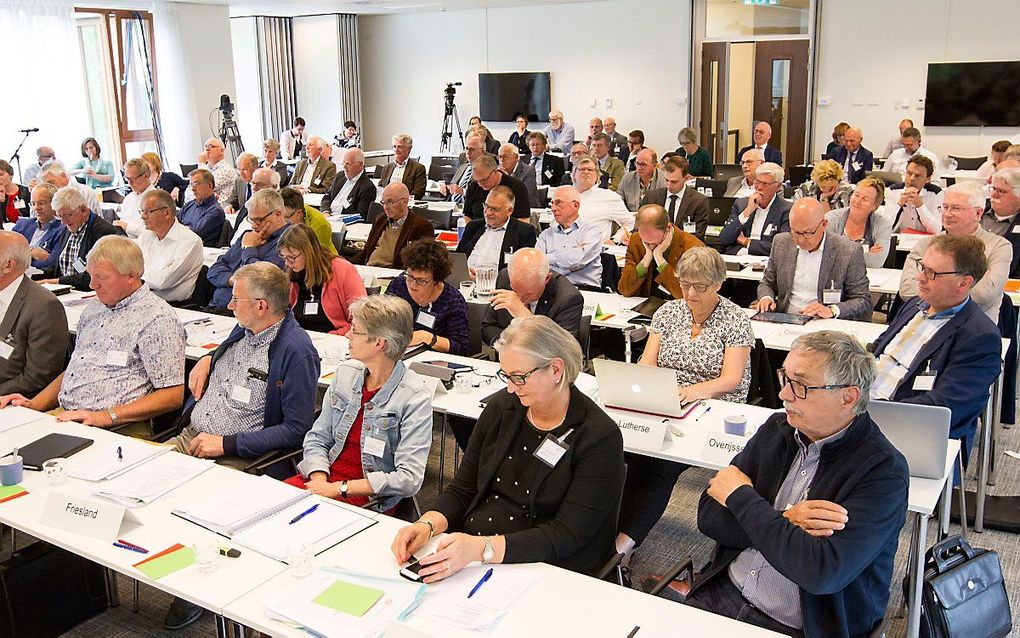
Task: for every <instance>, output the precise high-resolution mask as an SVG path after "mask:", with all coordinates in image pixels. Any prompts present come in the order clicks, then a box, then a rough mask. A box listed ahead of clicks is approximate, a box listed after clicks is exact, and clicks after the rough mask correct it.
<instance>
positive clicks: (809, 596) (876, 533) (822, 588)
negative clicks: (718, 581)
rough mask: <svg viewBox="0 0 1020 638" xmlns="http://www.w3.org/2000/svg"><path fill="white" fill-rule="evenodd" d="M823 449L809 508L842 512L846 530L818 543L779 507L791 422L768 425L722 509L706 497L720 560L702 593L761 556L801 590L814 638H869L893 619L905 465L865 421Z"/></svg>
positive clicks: (790, 452) (745, 454)
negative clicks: (889, 611)
mask: <svg viewBox="0 0 1020 638" xmlns="http://www.w3.org/2000/svg"><path fill="white" fill-rule="evenodd" d="M849 428H850V429H849V431H848V432H847V433H846V435H845V436H844V437H843V438H842V439H840V440H838V441H834V442H833V443H830V444H829V445H826V446H825V447H824V448H822V454H821V459H820V460H819V465H818V473H817V474H816V475H815V479H814V481H813V482H812V483H811V488H810V490H809V492H808V495H807V498H808V499H812V500H814V499H820V500H825V501H831V502H833V503H838V504H839V505H841V506H843V508H845V509H846V510H847V519H848V521H847V524H846V527H845V528H844V529H842V530H839V531H837V532H836V533H834V534H833V535H832V536H829V537H814V536H811V535H810V534H808V533H807V532H805V531H803V530H802V529H800V528H799V527H797V526H795V525H793V524H792V523H790V522H789V521H788V520H786V519H785V518H783V513H782V512H781V511H779V510H777V509H775V508H774V507H773V506H772V501H773V500H774V499H775V497H776V494H777V493H778V492H779V487H780V485H782V483H783V479H784V478H786V473H787V471H788V470H789V468H790V465H791V464H792V463H793V459H794V457H795V455H796V454H797V442H796V441H795V440H794V438H793V437H794V429H793V428H792V427H791V426H790V425H789V424H788V423H787V421H786V415H785V414H782V413H779V414H774V415H772V416H771V417H769V419H768V420H767V421H766V422H765V423H764V425H762V426H761V428H760V429H759V430H758V432H757V433H756V434H755V435H754V437H752V439H751V440H750V441H749V442H748V444H747V447H745V448H744V450H743V451H742V452H740V454H738V455H737V456H736V457H734V459H733V463H732V464H733V465H735V466H737V467H738V468H739V469H740V471H742V472H743V473H744V474H746V475H747V476H749V477H750V479H751V482H752V484H753V487H751V486H746V485H745V486H742V487H740V488H738V489H736V490H735V491H734V492H733V493H732V494H730V497H729V498H728V499H726V507H723V506H722V505H720V504H719V503H717V502H716V501H715V499H713V498H712V497H711V496H709V495H708V492H707V490H706V491H705V492H704V493H703V494H702V495H701V502H700V503H699V505H698V529H700V530H701V531H702V533H704V534H705V535H707V536H708V537H709V538H711V539H713V540H714V541H716V548H715V551H714V553H713V556H712V561H711V563H710V564H709V565H708V567H706V568H705V571H704V573H703V575H702V576H701V577H700V578H699V580H698V583H697V585H696V587H695V589H697V587H700V586H701V585H703V584H704V583H706V582H708V581H710V580H711V579H713V578H717V577H718V578H728V575H727V570H726V567H727V566H728V565H729V564H730V562H732V561H733V559H734V558H736V557H737V555H739V554H740V552H742V551H743V550H744V549H747V548H749V547H754V548H755V549H757V550H758V551H759V552H761V554H762V556H763V557H764V558H765V559H766V560H767V561H768V562H769V564H770V565H772V566H773V567H774V568H775V569H776V570H778V571H779V572H780V573H781V574H783V575H784V576H786V577H787V578H789V579H790V580H792V581H793V582H795V583H797V585H798V586H799V587H800V601H801V605H802V607H803V612H804V633H805V635H807V636H826V637H828V636H866V635H867V634H868V633H870V632H871V631H872V630H873V629H874V627H875V626H876V625H878V623H879V622H881V620H882V617H883V616H884V615H885V608H886V605H887V603H888V602H889V584H890V581H891V580H892V569H893V557H894V556H895V554H896V544H897V541H898V540H899V533H900V528H902V527H903V522H904V520H905V518H906V512H907V487H908V485H909V481H910V477H909V472H908V470H907V461H906V459H904V458H903V455H902V454H900V453H899V451H897V450H896V448H895V447H893V445H892V443H890V442H889V440H888V439H886V438H885V435H883V434H882V432H881V430H879V428H878V426H877V425H876V424H875V422H874V421H873V420H872V419H871V417H870V416H869V415H868V414H867V413H864V414H861V415H859V416H858V417H857V418H856V419H854V421H853V422H852V423H851V424H850V426H849Z"/></svg>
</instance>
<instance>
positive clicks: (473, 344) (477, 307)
mask: <svg viewBox="0 0 1020 638" xmlns="http://www.w3.org/2000/svg"><path fill="white" fill-rule="evenodd" d="M467 307H468V351H467V356H469V357H473V356H474V355H476V354H479V353H480V352H481V351H482V345H483V344H482V319H484V318H485V311H486V310H488V308H489V306H488V304H485V303H472V302H470V301H469V302H468V305H467Z"/></svg>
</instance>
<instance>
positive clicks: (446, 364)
mask: <svg viewBox="0 0 1020 638" xmlns="http://www.w3.org/2000/svg"><path fill="white" fill-rule="evenodd" d="M426 363H427V364H429V365H430V366H436V367H437V368H449V369H450V370H453V371H454V372H460V371H462V370H474V368H472V367H471V366H469V365H464V364H463V363H456V362H454V361H442V360H440V361H426Z"/></svg>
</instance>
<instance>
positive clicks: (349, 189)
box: [319, 148, 376, 219]
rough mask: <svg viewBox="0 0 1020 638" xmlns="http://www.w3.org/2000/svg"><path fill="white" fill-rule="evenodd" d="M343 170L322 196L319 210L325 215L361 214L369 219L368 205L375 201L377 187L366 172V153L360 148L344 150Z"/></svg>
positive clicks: (363, 217)
mask: <svg viewBox="0 0 1020 638" xmlns="http://www.w3.org/2000/svg"><path fill="white" fill-rule="evenodd" d="M342 165H343V171H342V172H338V173H337V175H336V179H334V180H333V185H332V186H330V187H329V190H327V191H326V194H325V195H323V196H322V205H321V206H319V210H321V211H322V212H323V214H325V215H329V214H331V213H332V214H337V215H351V214H355V213H356V214H358V215H361V218H362V219H368V207H369V206H371V205H372V202H374V201H375V194H376V188H375V184H373V183H372V180H371V179H369V177H368V175H366V174H365V153H364V151H362V150H361V149H360V148H349V149H347V150H346V151H345V152H344V159H343V162H342Z"/></svg>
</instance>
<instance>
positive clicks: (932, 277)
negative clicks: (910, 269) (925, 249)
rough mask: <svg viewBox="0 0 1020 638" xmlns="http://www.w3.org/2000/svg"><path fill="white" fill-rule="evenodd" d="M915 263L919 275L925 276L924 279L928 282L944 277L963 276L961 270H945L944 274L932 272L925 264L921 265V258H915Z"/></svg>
mask: <svg viewBox="0 0 1020 638" xmlns="http://www.w3.org/2000/svg"><path fill="white" fill-rule="evenodd" d="M914 263H915V264H917V271H918V272H919V273H921V274H922V275H924V278H925V279H927V280H928V281H935V279H937V278H938V277H940V276H942V275H962V274H963V273H962V272H960V271H959V270H943V271H942V272H939V271H937V270H932V269H931V268H929V267H927V266H925V265H924V264H922V263H921V258H920V257H914Z"/></svg>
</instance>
